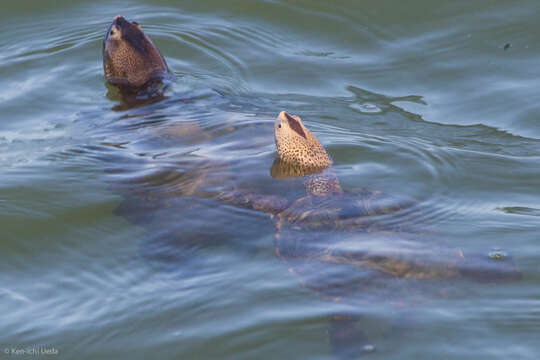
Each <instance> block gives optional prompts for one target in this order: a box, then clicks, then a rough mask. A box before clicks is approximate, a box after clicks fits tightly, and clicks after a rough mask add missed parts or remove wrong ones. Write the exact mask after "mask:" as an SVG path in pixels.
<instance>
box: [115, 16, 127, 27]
mask: <svg viewBox="0 0 540 360" xmlns="http://www.w3.org/2000/svg"><path fill="white" fill-rule="evenodd" d="M127 23H128V21H127V20H126V19H125V18H124V17H123V16H120V15H117V16H115V18H114V21H113V25H116V26H118V27H119V28H121V27H122V26H124V25H126V24H127Z"/></svg>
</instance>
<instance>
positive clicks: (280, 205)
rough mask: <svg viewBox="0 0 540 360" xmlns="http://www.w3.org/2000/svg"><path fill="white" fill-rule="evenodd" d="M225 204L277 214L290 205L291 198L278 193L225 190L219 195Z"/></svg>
mask: <svg viewBox="0 0 540 360" xmlns="http://www.w3.org/2000/svg"><path fill="white" fill-rule="evenodd" d="M218 198H219V200H221V201H222V202H223V203H225V204H229V205H234V206H238V207H243V208H246V209H251V210H255V211H261V212H264V213H267V214H270V215H275V214H278V213H280V212H282V211H283V210H285V209H286V208H287V207H288V206H289V200H287V199H285V198H284V197H281V196H277V195H264V194H257V193H253V192H248V191H242V190H231V191H223V192H222V193H221V194H220V195H219V196H218Z"/></svg>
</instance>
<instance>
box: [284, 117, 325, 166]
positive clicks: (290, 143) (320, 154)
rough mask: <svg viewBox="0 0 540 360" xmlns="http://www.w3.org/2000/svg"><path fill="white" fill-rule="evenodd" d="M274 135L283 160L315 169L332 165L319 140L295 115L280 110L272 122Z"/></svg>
mask: <svg viewBox="0 0 540 360" xmlns="http://www.w3.org/2000/svg"><path fill="white" fill-rule="evenodd" d="M274 137H275V139H276V146H277V151H278V154H279V157H280V158H281V159H282V160H283V161H285V162H288V163H290V164H294V165H299V166H302V167H306V168H315V169H324V168H327V167H328V166H330V165H332V160H331V159H330V156H328V154H327V153H326V150H325V149H324V147H323V146H322V145H321V143H320V142H319V140H318V139H317V138H316V137H315V135H313V134H312V133H311V132H310V131H309V130H308V129H306V127H305V126H304V124H302V120H301V119H300V117H298V116H296V115H289V114H288V113H287V112H285V111H282V112H280V113H279V115H278V117H277V119H276V121H275V123H274Z"/></svg>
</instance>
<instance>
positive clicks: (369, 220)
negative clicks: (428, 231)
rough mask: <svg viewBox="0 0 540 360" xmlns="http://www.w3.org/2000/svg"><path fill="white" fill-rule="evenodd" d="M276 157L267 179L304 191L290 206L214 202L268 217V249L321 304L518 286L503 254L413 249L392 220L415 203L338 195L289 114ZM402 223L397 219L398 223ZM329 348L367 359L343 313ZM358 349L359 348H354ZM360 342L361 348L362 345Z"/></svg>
mask: <svg viewBox="0 0 540 360" xmlns="http://www.w3.org/2000/svg"><path fill="white" fill-rule="evenodd" d="M274 138H275V143H276V148H277V155H278V157H277V158H276V160H275V161H274V163H273V165H272V168H271V171H270V172H271V175H272V177H274V178H285V177H291V176H293V177H301V178H302V179H303V185H304V188H305V192H303V193H302V194H301V195H300V196H298V197H296V198H292V199H291V198H287V197H285V196H282V195H281V194H259V193H256V192H252V191H247V190H238V189H232V190H227V191H223V192H222V193H221V194H220V196H219V198H220V200H221V201H222V202H224V203H225V204H228V205H233V206H240V207H244V208H248V209H251V210H255V211H259V212H264V213H267V214H269V215H270V218H271V219H272V220H273V221H274V223H275V228H276V231H275V236H274V251H275V253H276V255H277V256H278V258H280V259H281V260H282V261H283V263H285V264H286V265H287V266H288V269H289V271H290V272H291V273H294V274H296V275H297V276H298V278H299V279H300V281H301V282H302V283H303V284H304V285H305V287H307V288H310V289H312V290H315V291H316V292H317V293H319V294H321V295H322V297H323V298H324V299H326V300H328V301H333V302H344V303H346V304H352V305H353V306H358V305H359V304H360V303H362V301H364V302H369V303H371V304H373V303H380V302H386V303H390V304H392V305H394V306H397V307H399V306H403V305H404V302H416V303H418V301H419V302H420V303H421V302H422V301H424V299H426V298H427V297H428V296H427V295H426V294H427V293H430V294H434V295H437V296H438V295H444V293H445V292H446V290H445V289H444V287H442V286H441V283H442V282H446V283H452V282H453V281H455V280H458V279H470V280H474V281H481V282H486V281H501V282H504V281H514V280H519V279H520V278H521V273H520V272H519V271H518V270H516V268H515V266H514V263H513V261H512V259H511V257H509V256H502V255H501V253H499V252H498V253H496V254H494V253H492V254H486V255H477V254H474V255H472V254H467V253H466V252H465V251H463V250H462V249H459V248H455V247H452V246H442V245H441V244H439V242H438V241H433V240H429V241H426V240H424V241H419V240H418V238H421V236H419V234H418V232H417V231H416V230H410V229H407V226H406V224H403V221H401V219H402V217H403V216H402V215H404V214H406V213H410V212H411V211H412V212H414V211H419V208H421V205H418V204H416V203H415V202H414V201H412V200H409V199H407V198H400V197H397V196H390V195H387V194H386V193H384V192H383V191H380V190H371V189H367V188H356V189H351V190H344V189H343V188H342V187H341V185H340V182H339V179H338V177H337V176H336V174H335V173H334V171H333V170H332V164H333V161H332V159H331V157H330V156H329V155H328V153H327V152H326V150H325V148H324V146H323V145H322V144H321V142H320V141H319V140H318V139H317V137H316V136H315V135H314V134H313V133H312V132H310V131H309V130H308V129H307V128H306V126H305V125H304V124H303V122H302V119H301V118H300V117H299V116H296V115H291V114H289V113H287V112H286V111H281V112H280V113H279V115H278V116H277V118H276V120H275V122H274ZM405 219H406V217H405ZM330 320H331V326H330V330H331V331H330V340H331V343H332V345H333V347H334V349H335V352H336V354H345V356H344V357H345V358H348V357H349V356H353V355H352V354H356V355H358V354H357V353H356V351H358V352H360V353H365V352H370V351H373V349H374V347H373V346H372V344H369V343H368V340H369V339H368V338H367V337H366V336H365V334H364V333H363V332H362V331H361V330H359V329H357V328H356V323H357V321H356V319H355V318H354V316H350V315H348V314H341V313H338V314H334V315H332V317H331V319H330ZM362 341H363V342H364V343H362ZM362 344H363V345H362Z"/></svg>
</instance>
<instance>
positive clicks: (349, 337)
mask: <svg viewBox="0 0 540 360" xmlns="http://www.w3.org/2000/svg"><path fill="white" fill-rule="evenodd" d="M372 325H373V323H372V321H371V320H370V319H368V318H367V317H363V316H359V315H352V314H337V315H332V316H331V318H330V327H329V337H330V344H331V347H332V353H333V354H334V357H335V358H336V359H339V360H349V359H356V358H358V357H360V356H366V355H369V354H370V353H372V352H374V351H375V350H376V347H375V344H374V343H372V342H371V340H374V338H375V336H368V333H371V330H372Z"/></svg>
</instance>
